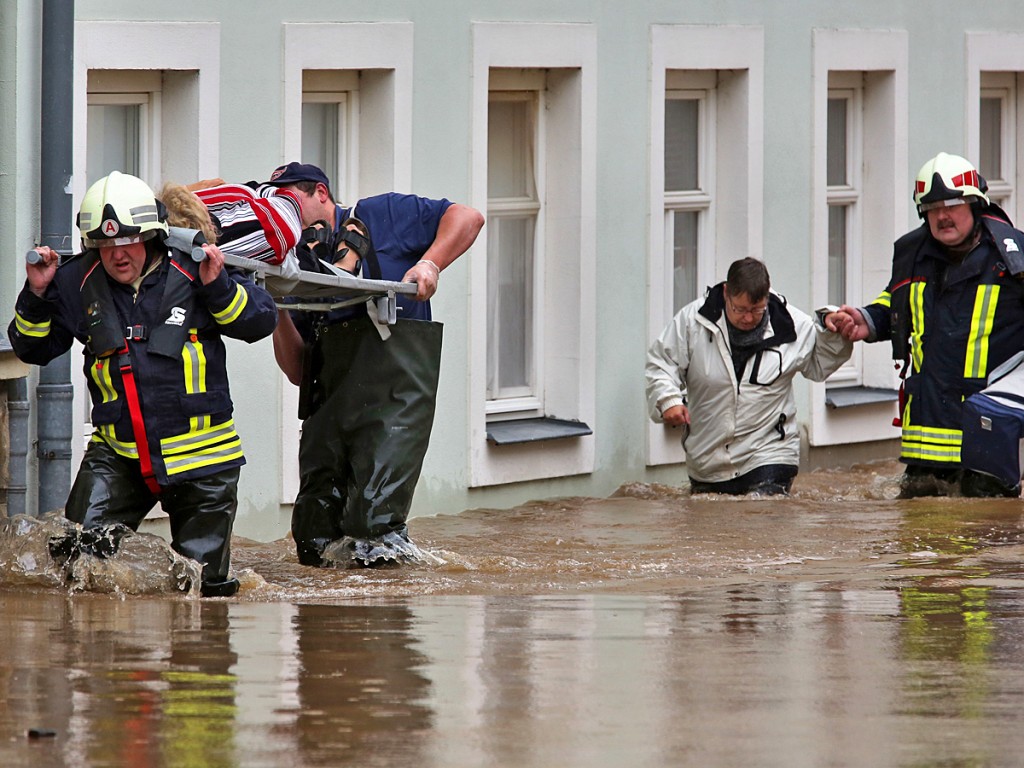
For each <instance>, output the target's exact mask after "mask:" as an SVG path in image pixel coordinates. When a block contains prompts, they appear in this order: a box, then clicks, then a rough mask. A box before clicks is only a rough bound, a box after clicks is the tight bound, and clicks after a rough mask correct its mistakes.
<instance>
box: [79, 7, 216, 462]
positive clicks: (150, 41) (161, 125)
mask: <svg viewBox="0 0 1024 768" xmlns="http://www.w3.org/2000/svg"><path fill="white" fill-rule="evenodd" d="M104 70H113V71H108V72H105V71H104ZM90 73H91V77H92V81H93V85H94V91H95V92H96V98H98V99H99V100H100V101H103V100H107V102H108V103H109V101H110V100H113V101H117V100H118V99H121V100H123V99H136V98H139V95H138V94H147V93H148V94H149V95H150V99H151V101H150V105H149V107H148V109H146V110H144V112H145V117H144V121H145V122H144V125H140V130H141V131H142V132H143V135H142V136H141V137H140V140H141V144H140V151H141V152H142V155H141V157H140V172H141V173H142V174H143V178H144V180H145V181H146V182H147V183H149V184H150V185H151V186H153V187H154V188H156V187H158V186H159V184H160V183H161V182H162V181H163V179H164V178H173V179H174V180H176V181H177V180H188V179H202V178H211V177H214V176H216V175H217V172H218V165H219V162H220V154H219V153H220V110H219V109H217V108H216V105H219V104H220V25H219V24H217V23H207V22H198V23H178V22H166V23H165V22H133V21H76V22H75V56H74V83H75V87H74V95H73V98H74V116H73V126H74V128H73V130H74V163H73V171H72V173H73V176H72V183H71V188H72V197H73V203H72V217H74V215H75V214H76V213H77V211H78V208H79V206H80V204H81V200H82V198H83V197H84V196H85V191H86V189H87V188H88V185H89V181H90V180H88V179H87V178H86V176H87V173H86V160H87V157H86V155H87V147H88V109H87V106H88V104H89V103H90V100H91V96H90V90H89V88H90ZM154 78H156V80H155V81H156V82H157V83H159V84H160V87H159V88H158V89H153V88H152V83H153V82H154ZM185 80H189V82H188V83H185ZM179 82H180V83H181V87H175V84H176V83H179ZM140 83H143V84H144V85H143V86H142V87H139V84H140ZM133 93H134V94H136V95H135V96H133V95H131V94H133ZM100 94H103V95H100ZM133 103H134V102H133ZM200 104H201V105H203V109H202V115H201V116H200V110H199V105H200ZM71 227H72V232H75V231H76V230H75V228H74V220H73V219H72V222H71ZM75 348H76V350H80V347H79V346H78V344H77V343H76V345H75ZM71 379H72V387H73V397H72V412H73V419H74V422H73V423H75V424H88V421H89V413H90V409H91V403H90V399H89V391H88V388H87V386H86V382H85V377H84V375H83V373H82V371H81V366H77V365H75V366H72V373H71ZM84 453H85V441H82V442H80V441H78V440H74V441H72V446H71V463H72V471H73V472H75V471H77V468H78V466H79V464H81V461H82V457H83V455H84Z"/></svg>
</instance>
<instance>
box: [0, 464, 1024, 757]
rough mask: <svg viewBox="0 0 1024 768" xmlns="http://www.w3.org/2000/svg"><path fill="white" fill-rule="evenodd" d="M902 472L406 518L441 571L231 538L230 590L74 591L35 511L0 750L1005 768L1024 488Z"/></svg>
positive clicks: (2, 657) (4, 558)
mask: <svg viewBox="0 0 1024 768" xmlns="http://www.w3.org/2000/svg"><path fill="white" fill-rule="evenodd" d="M898 473H899V468H898V466H896V465H890V464H885V465H879V466H872V467H862V468H857V469H855V470H853V471H850V472H845V473H840V472H815V473H805V474H803V475H800V476H799V477H798V478H797V483H796V486H795V489H794V490H795V494H794V496H793V498H791V499H777V498H775V499H733V498H728V499H727V498H714V497H707V496H705V497H691V496H690V495H689V494H688V493H687V492H685V491H679V490H678V489H673V488H665V487H658V486H648V485H636V486H629V487H624V488H622V489H620V491H619V492H618V493H617V494H615V495H614V496H613V497H611V498H608V499H586V498H569V499H559V500H556V501H548V502H536V503H531V504H526V505H523V506H521V507H518V508H515V509H511V510H470V511H468V512H465V513H463V514H461V515H458V516H446V517H437V518H429V519H424V518H419V519H414V520H413V521H412V524H411V528H412V533H413V537H414V538H415V540H416V541H417V542H418V543H419V544H420V545H421V546H423V547H424V548H425V549H427V550H429V551H430V552H431V553H433V554H435V555H436V556H438V557H439V558H441V559H442V560H443V561H444V563H443V564H438V565H433V566H421V567H415V568H400V569H384V570H317V569H311V568H305V567H302V566H299V565H298V564H297V563H296V562H295V559H294V555H293V550H292V547H291V544H290V542H289V541H287V540H282V541H277V542H270V543H265V544H261V543H256V542H250V541H244V540H239V541H237V542H236V543H235V546H234V559H235V563H234V565H235V568H236V570H237V571H238V573H239V576H240V578H241V580H242V584H243V589H242V591H241V592H240V593H239V595H238V596H237V597H236V598H232V599H213V600H199V599H197V598H196V597H195V596H194V594H182V593H181V592H177V591H174V590H173V589H167V590H165V591H164V592H162V593H161V592H159V590H157V592H156V593H155V594H154V593H153V591H152V590H150V589H148V588H147V590H146V591H145V594H136V593H133V590H132V589H130V588H128V586H129V585H127V584H122V585H115V586H118V588H115V589H113V590H110V589H107V588H104V589H103V590H102V592H103V593H96V592H91V591H89V590H88V589H87V586H88V585H89V584H98V583H99V582H98V581H97V580H96V579H91V580H90V579H83V580H81V581H79V582H78V583H76V584H74V585H70V586H69V585H68V584H66V583H64V582H63V581H62V580H61V579H59V578H58V579H54V578H52V575H53V574H52V572H51V571H50V570H48V567H47V565H46V563H45V562H42V561H43V560H45V554H40V553H41V552H45V547H43V548H42V549H40V547H39V542H36V541H33V540H32V537H33V533H32V530H31V526H29V527H27V528H24V529H21V533H19V534H18V535H17V536H6V538H4V537H2V536H0V611H2V615H3V616H4V621H3V623H2V624H0V644H2V648H3V653H2V654H0V766H5V767H6V766H44V767H45V766H65V765H74V766H78V765H83V766H183V767H186V768H187V767H191V766H218V767H219V766H232V767H233V766H245V768H251V767H254V766H274V767H275V768H277V767H280V766H285V767H287V766H345V765H361V766H393V765H416V766H482V765H493V766H517V767H518V766H524V767H530V766H595V767H596V768H603V767H604V766H619V765H626V764H628V765H631V766H681V765H697V766H705V765H714V766H744V767H746V766H751V765H757V766H794V765H814V766H817V765H870V766H890V765H891V766H905V765H915V766H952V765H985V766H1002V765H1006V766H1011V765H1018V764H1019V763H1020V759H1019V756H1020V755H1021V754H1024V729H1021V728H1020V727H1019V712H1020V709H1021V707H1022V706H1024V663H1022V661H1024V659H1022V655H1024V643H1022V642H1021V639H1020V638H1021V637H1024V621H1022V617H1024V600H1022V592H1021V566H1020V561H1021V558H1022V555H1024V522H1022V517H1021V515H1022V508H1021V503H1020V501H1019V500H1007V499H998V500H988V501H986V500H970V499H946V500H934V499H932V500H928V499H915V500H910V501H898V500H896V499H895V498H894V497H895V478H896V477H897V475H898ZM5 530H6V531H7V533H10V531H11V526H8V527H7V528H6V529H5ZM151 543H152V542H147V548H148V547H149V545H150V544H151ZM147 548H143V547H137V546H136V547H134V548H133V549H132V548H130V551H131V554H130V557H134V558H140V557H143V554H142V553H143V552H144V550H145V551H146V552H148V551H149V550H148V549H147ZM150 554H152V555H153V557H154V558H155V560H154V562H155V561H160V553H150ZM146 556H148V555H146ZM142 562H143V561H142V560H137V561H135V562H134V565H135V566H139V565H140V564H141V563H142ZM88 565H89V567H92V566H93V564H91V563H90V564H88ZM129 570H132V569H129ZM135 570H137V568H135ZM115 572H119V571H116V569H115V570H111V569H108V570H107V571H105V573H115ZM108 581H109V577H108ZM169 583H173V580H172V581H171V582H169ZM107 586H109V584H108V585H107ZM83 589H85V590H86V591H84V592H83V591H82V590H83ZM30 729H45V730H48V731H52V732H53V735H52V736H50V737H43V738H39V739H31V738H29V737H28V733H29V730H30Z"/></svg>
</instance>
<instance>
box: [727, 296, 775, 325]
mask: <svg viewBox="0 0 1024 768" xmlns="http://www.w3.org/2000/svg"><path fill="white" fill-rule="evenodd" d="M725 303H726V304H728V305H729V309H731V310H732V312H733V314H734V315H738V316H740V317H749V318H752V319H754V320H760V319H761V318H762V317H764V313H765V312H767V311H768V302H765V305H764V306H763V307H737V306H736V305H735V304H733V303H732V300H731V299H729V298H728V297H726V299H725Z"/></svg>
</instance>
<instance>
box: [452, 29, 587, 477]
mask: <svg viewBox="0 0 1024 768" xmlns="http://www.w3.org/2000/svg"><path fill="white" fill-rule="evenodd" d="M472 36H473V47H472V50H473V63H472V75H471V84H472V94H473V96H472V105H473V107H472V108H473V118H472V126H471V130H472V155H471V158H472V169H471V194H470V198H471V201H472V202H471V205H472V206H473V207H474V208H476V209H477V210H481V211H485V210H487V116H488V103H489V94H490V89H491V87H492V86H491V74H492V73H494V72H496V71H498V70H503V69H524V70H546V79H547V82H546V93H545V99H546V107H547V108H546V110H545V119H544V138H543V141H544V144H543V145H542V146H543V148H544V149H545V152H544V154H545V157H546V158H547V159H548V161H549V162H557V163H558V168H559V172H558V173H557V174H556V173H550V174H548V175H547V177H546V189H545V190H544V193H545V197H543V198H541V203H542V206H543V208H544V209H545V211H546V216H545V222H546V224H545V227H544V229H543V232H541V233H539V237H540V238H541V240H542V243H543V248H544V250H545V252H547V253H549V254H552V258H551V259H549V260H547V261H546V262H545V269H544V274H545V276H544V281H545V282H544V283H543V284H542V286H543V295H542V296H540V297H538V298H537V301H538V303H540V304H543V305H544V308H543V313H544V314H543V317H544V318H545V319H546V320H547V322H545V323H544V325H543V327H542V329H541V338H542V339H543V349H544V352H543V353H542V354H544V366H545V368H544V384H545V390H544V394H543V403H544V409H545V411H546V413H545V414H544V415H546V416H554V417H558V418H564V419H569V420H578V421H582V422H585V423H586V424H588V425H590V426H591V428H593V427H594V419H595V416H596V389H595V387H596V384H595V378H596V365H595V359H596V342H595V327H596V308H595V304H596V301H595V297H596V282H595V273H596V267H595V250H596V234H595V229H594V223H595V220H596V146H597V111H596V104H597V32H596V27H595V26H594V25H592V24H529V23H524V24H519V23H490V22H480V23H474V24H473V25H472ZM538 155H539V152H538ZM538 162H542V161H541V160H538ZM481 238H486V232H485V233H482V234H481ZM555 254H557V257H555ZM556 266H557V268H555V267H556ZM469 270H470V296H469V299H470V309H469V318H470V321H469V323H468V331H467V333H468V334H469V335H470V338H469V360H468V366H467V375H468V391H469V397H468V399H467V400H468V402H467V407H468V413H467V419H468V431H469V434H468V440H469V457H468V458H469V467H468V469H469V485H470V486H471V487H482V486H492V485H498V484H503V483H512V482H517V481H525V480H538V479H544V478H552V477H562V476H569V475H575V474H581V473H586V472H591V471H593V469H594V437H593V436H592V435H590V436H584V437H573V438H563V439H554V440H545V441H541V442H531V443H525V444H518V445H492V444H490V443H489V442H488V440H487V424H488V419H489V418H493V417H489V416H488V413H487V411H488V408H487V338H486V330H485V329H486V327H487V322H486V318H487V264H486V253H484V254H481V253H479V252H476V253H475V254H474V258H473V259H472V260H470V261H469Z"/></svg>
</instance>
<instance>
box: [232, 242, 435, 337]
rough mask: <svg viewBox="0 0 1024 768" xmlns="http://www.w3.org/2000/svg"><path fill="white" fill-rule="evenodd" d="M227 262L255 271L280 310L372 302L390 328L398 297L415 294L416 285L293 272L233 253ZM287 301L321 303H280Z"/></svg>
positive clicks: (317, 309)
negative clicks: (297, 299) (287, 299)
mask: <svg viewBox="0 0 1024 768" xmlns="http://www.w3.org/2000/svg"><path fill="white" fill-rule="evenodd" d="M224 263H225V264H227V265H228V266H231V267H236V268H238V269H244V270H246V271H247V272H253V273H254V279H255V280H256V282H257V284H259V285H261V286H262V287H263V288H265V289H266V290H267V292H268V293H269V294H270V295H271V296H273V297H274V299H275V301H276V303H277V305H278V306H279V307H282V308H286V309H294V310H306V311H309V312H329V311H330V310H332V309H338V308H339V307H348V306H352V305H354V304H365V303H366V302H367V301H368V300H373V301H374V302H375V303H376V305H377V317H378V318H380V320H382V321H383V320H385V319H386V320H387V324H388V325H394V324H395V322H396V319H397V316H398V300H397V297H398V295H399V294H407V295H412V296H414V295H416V283H396V282H394V281H391V280H369V279H367V278H363V277H356V276H354V275H349V274H344V273H342V274H336V275H327V274H321V273H319V272H309V271H306V270H302V269H300V270H297V271H296V272H290V271H287V270H285V269H283V268H282V267H281V266H280V265H275V264H267V263H266V262H263V261H256V260H255V259H247V258H245V257H243V256H235V255H232V254H224ZM285 298H289V299H295V298H300V299H319V301H309V302H302V301H287V302H286V301H280V299H285Z"/></svg>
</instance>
